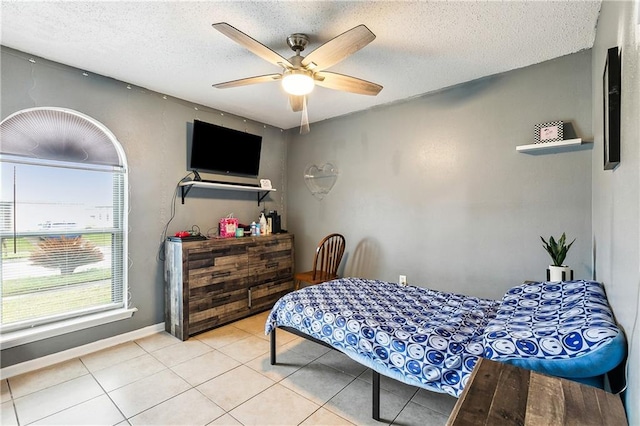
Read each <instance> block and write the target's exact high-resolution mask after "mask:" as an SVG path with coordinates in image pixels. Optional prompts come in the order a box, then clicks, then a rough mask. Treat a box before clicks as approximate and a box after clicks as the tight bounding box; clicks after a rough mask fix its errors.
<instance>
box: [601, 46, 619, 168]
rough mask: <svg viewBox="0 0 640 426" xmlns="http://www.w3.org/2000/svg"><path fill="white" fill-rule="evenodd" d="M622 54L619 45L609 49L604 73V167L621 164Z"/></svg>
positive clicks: (613, 166)
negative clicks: (619, 51)
mask: <svg viewBox="0 0 640 426" xmlns="http://www.w3.org/2000/svg"><path fill="white" fill-rule="evenodd" d="M620 80H621V79H620V55H619V53H618V47H612V48H611V49H609V50H608V51H607V57H606V59H605V63H604V74H603V75H602V104H603V108H602V110H603V126H602V127H603V128H602V135H603V138H604V139H603V145H604V169H605V170H612V169H615V168H616V166H617V165H618V164H620Z"/></svg>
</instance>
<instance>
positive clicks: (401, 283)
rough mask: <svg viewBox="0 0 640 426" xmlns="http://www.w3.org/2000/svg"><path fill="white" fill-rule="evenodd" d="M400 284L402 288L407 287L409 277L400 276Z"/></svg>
mask: <svg viewBox="0 0 640 426" xmlns="http://www.w3.org/2000/svg"><path fill="white" fill-rule="evenodd" d="M398 284H400V285H401V286H403V287H404V286H406V285H407V276H406V275H400V278H398Z"/></svg>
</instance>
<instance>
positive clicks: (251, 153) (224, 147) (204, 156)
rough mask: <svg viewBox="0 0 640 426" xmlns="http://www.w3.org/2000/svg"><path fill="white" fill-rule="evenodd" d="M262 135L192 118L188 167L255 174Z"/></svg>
mask: <svg viewBox="0 0 640 426" xmlns="http://www.w3.org/2000/svg"><path fill="white" fill-rule="evenodd" d="M261 149H262V136H258V135H252V134H251V133H246V132H241V131H239V130H233V129H229V128H227V127H222V126H217V125H215V124H211V123H206V122H204V121H200V120H193V136H192V138H191V156H190V158H189V170H192V171H195V172H204V173H218V174H224V175H234V176H249V177H258V172H259V171H260V150H261Z"/></svg>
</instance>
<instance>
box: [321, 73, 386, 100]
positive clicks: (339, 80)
mask: <svg viewBox="0 0 640 426" xmlns="http://www.w3.org/2000/svg"><path fill="white" fill-rule="evenodd" d="M315 76H316V77H317V78H316V80H315V83H316V84H317V85H318V86H321V87H326V88H328V89H335V90H342V91H344V92H351V93H357V94H359V95H369V96H375V95H377V94H378V93H380V91H381V90H382V86H381V85H379V84H376V83H372V82H370V81H366V80H362V79H360V78H355V77H351V76H348V75H344V74H338V73H335V72H328V71H322V72H318V73H316V74H315Z"/></svg>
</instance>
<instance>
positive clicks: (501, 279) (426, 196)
mask: <svg viewBox="0 0 640 426" xmlns="http://www.w3.org/2000/svg"><path fill="white" fill-rule="evenodd" d="M388 84H393V82H389V83H388ZM318 90H321V88H319V89H318ZM351 96H357V95H351ZM312 107H313V103H312V102H311V103H310V108H312ZM591 109H592V108H591V53H590V51H585V52H581V53H577V54H574V55H569V56H566V57H562V58H559V59H556V60H553V61H549V62H545V63H542V64H538V65H534V66H530V67H527V68H523V69H519V70H515V71H512V72H508V73H504V74H500V75H496V76H493V77H490V78H486V79H482V80H478V81H473V82H469V83H465V84H461V85H459V86H456V87H453V88H450V89H446V90H443V91H440V92H438V93H433V94H428V95H424V96H422V97H419V98H416V99H411V100H408V101H405V102H401V103H397V104H394V105H388V106H384V107H380V108H375V109H372V110H369V111H365V112H361V113H357V114H353V115H350V116H345V117H342V118H337V119H332V120H328V121H326V122H322V123H318V124H312V125H311V132H310V133H309V134H307V135H302V136H301V135H295V133H296V132H295V131H292V134H293V136H292V140H291V141H290V142H289V148H288V166H287V171H288V188H289V191H288V214H289V224H290V230H291V231H292V232H294V233H295V234H296V269H298V270H302V269H304V268H309V267H310V263H311V259H312V258H313V250H314V248H315V245H316V244H317V242H318V241H319V240H320V238H321V237H322V236H324V235H326V234H328V233H330V232H334V231H335V232H340V233H343V234H344V235H345V237H346V239H347V258H346V259H345V261H343V267H344V269H345V274H346V275H355V276H363V277H368V278H377V279H383V280H388V281H394V282H395V281H397V280H398V275H399V274H406V275H407V276H408V280H409V283H410V284H414V285H420V286H428V287H431V288H435V289H440V290H448V291H454V292H460V293H465V294H471V295H477V296H481V297H488V298H501V297H502V295H503V294H504V292H505V291H506V290H507V289H508V288H510V287H512V286H513V285H517V284H519V283H522V281H523V280H542V279H545V278H546V273H545V271H546V267H547V266H548V264H549V260H550V259H549V257H548V255H547V254H546V252H545V251H544V249H543V248H542V244H541V241H540V236H545V238H548V237H549V236H550V235H554V236H556V237H557V236H559V235H561V234H562V232H566V233H567V235H568V236H569V237H570V238H576V242H575V244H574V246H573V247H572V248H571V250H570V252H569V255H568V258H567V260H566V263H567V264H569V265H571V266H572V267H573V268H574V270H575V273H576V278H591V276H592V270H591V263H592V262H591V183H590V181H591V170H590V169H591V156H592V150H591V146H592V144H589V145H586V146H585V147H584V149H583V150H578V151H573V152H563V153H556V154H549V155H529V154H522V153H518V152H516V149H515V148H516V146H517V145H524V144H528V143H533V134H534V133H533V131H534V125H535V124H537V123H543V122H548V121H553V120H564V121H565V122H571V123H572V124H573V125H574V127H575V131H576V132H577V134H578V135H579V136H581V137H583V138H586V139H588V140H592V134H591ZM325 162H331V163H333V164H334V165H335V166H337V167H338V168H339V170H340V176H339V178H338V180H337V183H336V185H335V187H334V188H333V190H332V192H331V193H329V194H328V196H326V197H325V198H324V199H323V200H322V201H318V200H316V199H315V198H314V197H313V196H312V195H311V193H310V192H309V191H308V190H307V187H306V186H305V183H304V180H303V173H304V170H305V167H306V166H307V165H308V164H314V163H315V164H317V165H321V164H323V163H325Z"/></svg>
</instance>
